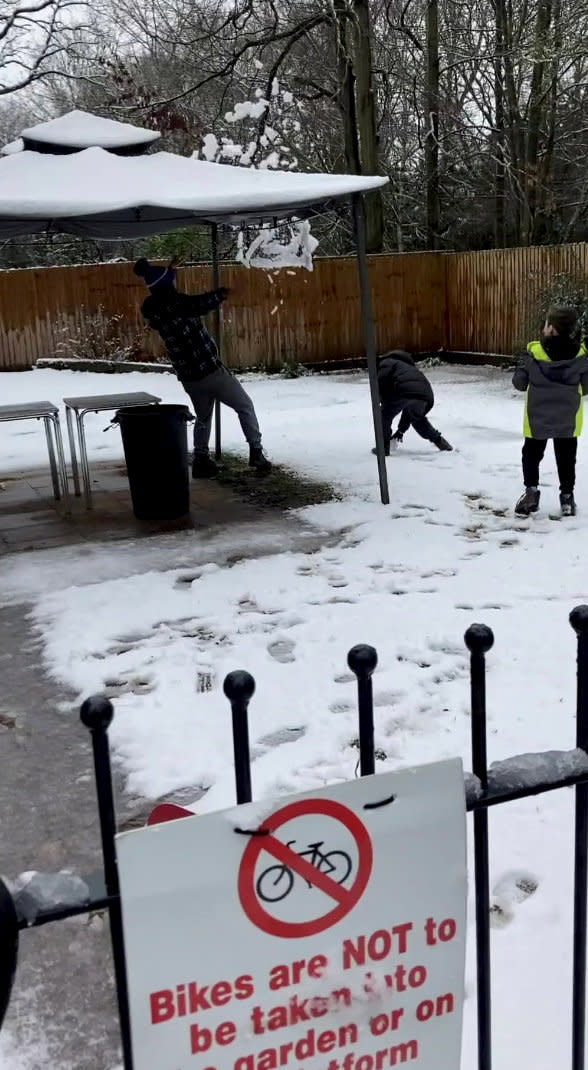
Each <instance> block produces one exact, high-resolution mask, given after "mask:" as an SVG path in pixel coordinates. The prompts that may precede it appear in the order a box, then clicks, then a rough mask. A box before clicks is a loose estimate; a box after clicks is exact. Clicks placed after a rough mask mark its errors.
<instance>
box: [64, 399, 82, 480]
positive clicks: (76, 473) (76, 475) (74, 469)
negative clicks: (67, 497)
mask: <svg viewBox="0 0 588 1070" xmlns="http://www.w3.org/2000/svg"><path fill="white" fill-rule="evenodd" d="M65 418H66V420H67V434H68V437H69V452H70V456H71V474H72V476H73V485H74V491H75V495H76V498H79V497H80V495H81V493H82V488H81V487H80V470H79V468H78V458H77V456H76V440H75V435H74V426H73V418H72V414H71V409H70V407H69V405H66V407H65Z"/></svg>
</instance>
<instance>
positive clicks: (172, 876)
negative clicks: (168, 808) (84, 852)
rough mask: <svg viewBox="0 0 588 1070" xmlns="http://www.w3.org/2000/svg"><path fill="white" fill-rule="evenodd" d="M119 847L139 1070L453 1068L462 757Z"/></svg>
mask: <svg viewBox="0 0 588 1070" xmlns="http://www.w3.org/2000/svg"><path fill="white" fill-rule="evenodd" d="M179 816H180V815H178V817H179ZM117 849H118V858H119V872H120V880H121V894H122V905H123V922H124V932H125V946H126V958H127V969H128V983H129V998H130V1005H131V1026H132V1037H133V1052H134V1066H135V1070H192V1068H193V1070H281V1068H285V1070H388V1067H394V1066H400V1065H403V1064H405V1063H408V1064H410V1065H412V1066H415V1067H417V1068H418V1070H449V1068H453V1067H456V1066H459V1061H460V1046H461V1012H462V1001H463V978H464V959H465V899H466V869H465V804H464V798H463V775H462V770H461V763H460V762H459V761H449V762H440V763H436V764H434V765H430V766H424V767H421V768H418V769H411V770H403V771H401V772H398V773H391V774H385V775H380V776H372V777H365V778H363V779H361V780H357V781H353V782H352V783H348V784H340V785H336V786H334V787H332V788H328V789H325V790H324V791H318V792H312V793H307V794H305V795H302V796H298V797H296V798H289V799H283V800H280V801H275V800H274V801H273V802H263V803H254V804H250V805H248V806H240V807H238V808H235V809H233V810H229V811H224V812H222V813H218V814H209V815H205V816H202V817H192V818H188V817H185V819H184V818H182V820H168V821H166V822H165V823H162V824H155V825H152V826H151V827H148V828H145V829H139V830H135V831H133V832H128V833H123V834H122V835H121V836H119V837H118V838H117Z"/></svg>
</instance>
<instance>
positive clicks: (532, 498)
mask: <svg viewBox="0 0 588 1070" xmlns="http://www.w3.org/2000/svg"><path fill="white" fill-rule="evenodd" d="M540 497H541V491H540V490H538V489H537V487H527V489H526V490H525V493H524V494H521V496H520V498H519V500H518V502H517V504H516V505H515V509H514V511H515V513H516V515H517V516H529V515H530V514H531V513H536V512H537V510H538V508H539V498H540Z"/></svg>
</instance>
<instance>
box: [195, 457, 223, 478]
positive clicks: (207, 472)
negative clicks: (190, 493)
mask: <svg viewBox="0 0 588 1070" xmlns="http://www.w3.org/2000/svg"><path fill="white" fill-rule="evenodd" d="M217 475H218V464H217V463H216V461H213V459H212V457H211V456H210V455H209V454H208V453H195V454H194V460H193V461H192V479H212V478H213V477H214V476H217Z"/></svg>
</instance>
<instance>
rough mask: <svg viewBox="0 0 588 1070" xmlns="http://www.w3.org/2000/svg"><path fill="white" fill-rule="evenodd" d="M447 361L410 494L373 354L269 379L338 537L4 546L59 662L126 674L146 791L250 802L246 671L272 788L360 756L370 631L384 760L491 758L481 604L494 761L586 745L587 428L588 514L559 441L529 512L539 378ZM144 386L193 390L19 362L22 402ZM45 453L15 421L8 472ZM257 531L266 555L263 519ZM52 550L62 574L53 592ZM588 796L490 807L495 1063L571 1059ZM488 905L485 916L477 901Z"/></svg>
mask: <svg viewBox="0 0 588 1070" xmlns="http://www.w3.org/2000/svg"><path fill="white" fill-rule="evenodd" d="M429 376H430V378H431V381H432V383H433V385H434V388H435V394H436V406H435V409H434V411H433V413H432V420H433V422H434V423H435V425H436V426H438V427H439V428H440V429H441V430H442V432H443V434H444V435H445V436H446V437H447V438H449V440H450V441H451V442H452V443H453V444H454V446H455V450H454V452H453V453H439V452H438V451H437V450H436V449H435V448H434V447H432V446H431V445H430V444H429V443H427V442H424V441H423V440H421V439H419V438H418V437H417V435H416V434H415V433H414V432H412V431H409V432H408V434H407V435H406V436H405V440H404V444H403V445H402V446H401V447H400V449H399V450H398V451H397V452H396V453H394V454H393V456H392V457H391V458H390V460H389V461H388V462H387V464H388V476H389V482H390V498H391V504H390V505H389V506H382V505H381V504H380V503H379V491H378V484H377V472H376V465H375V459H374V458H373V457H372V456H371V454H370V447H371V445H372V443H373V432H372V431H371V430H370V406H369V393H368V388H367V380H366V377H365V376H364V375H360V374H357V375H340V376H328V377H327V376H321V377H308V378H301V379H297V380H283V379H264V378H262V377H251V378H249V379H248V380H247V388H248V389H249V390H250V392H251V394H252V396H253V398H254V401H255V404H256V407H257V410H258V414H259V417H260V422H261V424H262V430H263V432H264V444H265V446H266V448H267V451H268V453H269V454H270V455H271V457H272V458H273V459H274V460H275V461H277V462H283V463H287V464H290V465H292V466H293V467H295V468H297V469H299V470H300V471H303V472H305V473H307V474H309V475H314V476H317V477H320V478H323V479H325V478H326V479H330V480H332V481H333V482H335V483H337V485H338V486H339V487H340V488H341V494H342V500H341V501H340V502H336V503H329V504H325V505H322V506H315V507H312V508H309V509H306V510H304V511H303V516H304V517H305V519H306V520H307V521H308V523H309V524H312V525H314V526H315V527H316V529H317V531H319V532H323V533H324V534H325V547H324V548H323V549H322V550H320V551H317V552H316V553H312V554H300V553H296V552H288V551H286V552H283V553H280V554H276V555H274V556H260V557H257V558H253V557H252V559H251V560H245V559H243V560H239V561H237V562H235V563H233V564H232V565H231V567H219V564H218V562H217V560H215V554H214V542H213V543H211V546H210V556H209V560H207V561H205V563H204V564H203V563H202V546H201V545H200V546H199V547H198V553H196V547H195V546H194V549H193V551H192V552H193V555H194V557H193V559H194V562H196V561H197V562H198V564H194V567H189V566H188V567H182V568H179V569H178V568H172V569H170V568H169V561H170V557H169V554H170V546H173V545H181V547H182V554H183V560H184V561H187V562H189V561H190V552H191V550H190V547H191V545H192V543H191V542H190V541H189V540H192V539H194V538H195V537H194V536H193V535H190V536H186V535H185V534H182V535H179V536H177V543H176V544H174V543H173V539H172V542H171V543H170V537H166V541H165V545H164V544H163V543H162V550H161V556H160V559H157V555H156V557H155V561H154V551H153V544H152V543H146V542H145V543H142V544H141V545H140V546H138V547H136V550H134V551H133V553H134V561H133V568H132V569H130V568H129V567H128V562H127V561H125V560H124V555H125V548H124V546H120V547H117V546H116V545H114V544H112V543H110V544H109V545H108V547H104V548H98V549H96V550H95V551H94V552H93V553H92V556H91V558H90V559H88V558H86V566H85V569H82V568H81V561H80V558H79V555H76V554H72V552H71V551H68V552H67V553H66V552H65V551H63V552H45V553H44V554H43V555H41V554H35V555H21V556H20V557H13V558H11V559H6V558H5V559H4V560H1V561H0V591H1V592H2V593H1V594H0V598H2V597H3V598H4V599H7V600H8V599H11V598H12V599H14V598H18V599H20V600H22V599H24V598H26V597H28V598H31V599H33V598H34V599H35V609H34V618H35V621H36V623H37V625H38V627H39V629H40V632H41V634H42V636H43V642H44V650H45V659H46V664H47V668H48V670H49V672H50V673H52V674H53V675H54V676H55V677H56V679H58V680H59V681H61V682H62V683H63V684H65V685H67V686H68V687H73V688H74V689H75V690H76V691H77V692H78V694H79V697H80V698H82V697H83V696H85V695H87V694H89V693H91V692H95V691H99V690H101V689H103V688H104V687H105V686H106V685H108V686H110V687H112V688H113V689H114V690H118V691H119V692H120V695H119V697H118V698H117V699H116V700H115V710H116V716H115V721H114V724H113V727H112V730H111V740H112V745H113V748H114V751H115V754H116V757H117V760H118V761H119V762H120V763H121V765H122V768H123V769H124V771H125V773H126V775H127V777H128V785H129V789H130V790H132V791H133V792H137V793H141V794H143V795H146V796H149V797H152V798H156V797H158V796H159V795H161V794H163V793H166V792H169V791H172V790H173V789H176V788H186V787H194V788H196V787H198V786H204V787H206V788H208V789H209V790H208V791H207V793H206V795H205V796H204V797H203V798H202V799H201V800H200V801H199V802H198V804H197V806H196V809H197V810H198V811H199V812H204V811H207V810H213V809H218V808H221V807H224V806H227V805H230V804H231V803H232V801H233V797H234V796H233V774H232V768H231V766H230V762H229V760H228V755H229V754H230V748H231V744H230V718H229V709H228V705H227V700H226V699H225V698H224V696H223V693H222V680H223V678H224V676H225V674H226V673H227V672H229V671H230V670H231V669H235V668H246V669H248V670H249V671H250V672H251V673H252V674H253V676H254V677H255V679H256V682H257V690H256V694H255V696H254V698H253V700H252V703H251V711H250V729H251V740H252V754H253V758H254V762H253V766H252V778H253V791H254V796H255V797H256V798H259V797H261V796H269V795H276V794H283V793H286V792H293V791H300V790H305V789H311V788H315V787H319V786H323V785H324V784H326V783H329V782H333V781H336V780H343V779H348V778H349V777H352V776H353V775H354V771H355V767H356V762H357V758H358V753H357V749H356V747H355V746H354V740H355V739H356V737H357V725H356V712H355V687H354V681H353V678H352V677H351V675H350V673H349V671H348V669H347V664H346V657H347V652H348V650H349V648H350V647H351V646H353V645H354V644H355V643H359V642H362V643H371V644H373V645H374V646H375V647H376V648H377V651H378V658H379V664H378V669H377V671H376V674H375V677H374V693H375V714H376V745H377V747H378V750H379V751H380V752H381V753H382V755H385V757H382V758H381V759H380V760H379V761H378V769H380V770H388V769H394V768H397V767H399V766H402V765H406V764H418V763H421V762H428V761H433V760H436V759H439V758H443V757H447V756H454V755H460V756H461V757H462V758H463V759H464V764H465V766H466V768H470V759H469V751H470V732H469V716H468V704H469V685H468V657H467V652H466V650H465V647H464V644H463V633H464V631H465V629H466V628H467V626H468V625H469V624H470V623H472V622H473V621H483V622H485V623H488V624H489V625H490V626H491V627H492V628H493V630H494V632H495V636H496V645H495V648H494V650H493V651H492V652H491V653H490V655H489V657H488V664H489V678H488V702H489V758H490V761H496V760H499V759H502V758H505V757H508V756H510V755H511V754H516V753H520V752H523V751H533V750H548V749H565V748H570V747H573V746H574V741H575V735H574V726H575V718H574V703H575V678H574V662H575V636H574V634H573V632H572V630H571V628H570V626H569V624H568V614H569V611H570V610H571V609H572V608H573V606H574V605H576V604H578V603H580V602H584V601H588V598H587V594H588V583H587V580H586V570H585V563H584V556H585V543H584V539H585V538H586V532H587V528H588V520H587V518H588V469H587V466H586V461H585V444H584V443H582V444H581V445H580V451H579V463H578V486H577V499H578V503H579V510H580V511H579V515H578V516H577V517H575V518H570V519H566V520H559V519H557V514H558V505H557V495H558V491H557V477H556V474H555V466H554V461H553V456H552V453H551V451H549V453H548V455H547V456H546V459H545V462H544V465H543V471H542V477H543V479H542V509H541V512H540V513H539V514H538V515H537V516H536V517H535V518H533V519H531V520H519V519H516V520H515V518H514V516H513V512H512V505H513V502H514V500H515V498H516V497H517V496H518V494H519V493H520V487H521V475H520V448H521V442H522V440H521V424H522V398H521V395H517V394H516V392H515V391H514V390H513V389H512V387H511V385H510V376H509V375H508V374H507V373H505V372H504V371H501V370H496V369H472V368H433V369H430V371H429ZM131 389H142V390H150V391H152V392H153V393H155V394H158V395H160V396H162V397H163V399H164V400H165V401H180V402H183V401H184V400H185V399H184V395H183V392H182V389H181V387H180V386H179V384H178V383H177V382H176V381H175V379H174V378H173V377H171V376H169V375H156V374H152V375H150V374H146V375H139V374H135V375H127V376H116V377H113V376H110V375H94V374H82V373H75V374H74V373H66V372H56V371H49V370H47V371H35V372H31V373H24V374H12V375H9V374H3V375H0V398H1V399H2V403H4V404H8V403H10V402H13V401H14V402H16V401H19V400H33V399H42V398H51V399H53V400H57V399H59V398H61V397H63V396H68V394H85V393H88V394H90V393H97V392H113V391H115V390H131ZM107 423H108V417H107V416H105V415H104V414H101V415H99V416H97V417H91V418H89V420H88V442H89V453H90V459H92V457H94V458H96V457H101V458H103V459H105V458H107V457H114V456H122V448H121V443H120V434H119V432H118V430H116V429H114V430H111V431H109V432H108V433H107V434H103V430H102V429H103V428H104V427H105V426H106V425H107ZM223 433H224V441H225V444H226V446H227V447H228V448H231V449H233V448H234V449H237V450H239V451H242V453H243V455H245V448H244V443H243V441H242V438H241V434H240V430H239V427H238V424H237V421H236V419H235V418H234V416H233V414H232V413H230V412H228V411H226V410H225V415H224V418H223ZM43 450H44V440H43V435H42V433H41V432H40V431H39V430H38V429H37V428H36V426H35V425H29V424H5V425H0V457H1V458H2V462H1V466H0V470H1V471H2V472H5V471H6V470H8V469H10V468H14V469H16V468H23V467H27V466H29V465H34V464H37V463H44V458H43ZM98 451H100V452H98ZM0 478H1V477H0ZM550 513H553V518H552V517H550V515H549V514H550ZM0 527H1V495H0ZM327 542H328V545H327ZM250 544H251V551H252V555H253V554H254V553H255V550H256V545H255V534H254V532H253V531H252V533H251V540H250ZM117 555H120V570H118V571H117ZM141 555H143V557H144V560H145V562H146V564H145V567H144V568H143V569H142V568H141V560H142V556H141ZM171 560H173V557H172V558H171ZM90 562H91V564H90ZM41 567H42V568H43V574H44V575H45V577H46V581H47V584H46V590H45V593H44V594H42V595H40V596H39V595H38V576H39V568H41ZM130 571H132V573H133V574H132V575H129V572H130ZM84 573H85V574H84ZM72 584H75V586H74V585H72ZM81 586H83V593H82V592H81V591H80V587H81ZM202 667H205V668H207V669H209V670H210V671H211V672H212V674H213V679H214V686H213V689H212V690H211V691H209V692H207V693H197V690H196V676H197V672H198V669H199V668H202ZM64 714H66V715H71V716H73V715H74V712H73V711H70V710H68V711H64ZM288 729H296V730H297V731H296V732H292V733H291V739H290V741H287V742H283V743H281V744H280V745H278V746H274V745H272V742H271V737H273V736H274V735H275V734H276V733H278V732H280V731H282V732H283V735H282V736H281V737H280V738H282V739H284V738H285V739H288V733H287V731H286V730H288ZM268 737H270V739H269V740H268ZM572 809H573V794H572V793H571V792H557V793H553V794H550V795H545V796H542V797H538V798H535V799H529V800H526V801H525V802H522V803H518V804H511V805H509V806H503V807H499V808H497V809H495V810H493V811H492V812H491V816H490V829H491V845H492V882H493V887H495V888H496V900H497V902H499V904H500V905H501V907H502V910H501V912H500V913H499V914H497V915H496V918H497V926H496V928H495V930H494V933H493V963H494V1035H495V1059H494V1066H495V1068H496V1070H514V1068H515V1067H516V1068H517V1070H518V1068H519V1067H522V1066H529V1067H530V1066H533V1067H534V1070H552V1068H553V1067H555V1066H564V1065H566V1064H567V1061H568V1052H569V1044H570V1021H569V1018H570V993H571V946H572V920H571V919H572V850H573V836H572V824H571V817H572ZM521 879H522V884H523V887H524V888H526V889H527V890H528V888H530V887H532V886H533V884H534V883H536V885H537V888H536V891H534V893H533V894H531V895H529V896H528V897H527V898H526V899H525V900H524V901H518V900H519V899H521V894H520V893H519V891H518V890H517V882H521ZM469 914H470V936H471V935H472V932H473V929H472V926H473V904H472V902H470V910H469ZM498 922H500V925H498ZM474 978H475V971H474V962H473V957H472V956H471V955H470V960H469V965H468V991H467V1000H466V1015H465V1036H464V1057H463V1063H462V1070H473V1068H474V1066H475V1055H474V1052H475V999H474V992H475V989H474ZM1 1065H2V1064H1V1063H0V1066H1ZM19 1070H20V1068H19ZM56 1070H60V1068H56ZM447 1070H451V1068H447Z"/></svg>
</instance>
